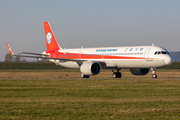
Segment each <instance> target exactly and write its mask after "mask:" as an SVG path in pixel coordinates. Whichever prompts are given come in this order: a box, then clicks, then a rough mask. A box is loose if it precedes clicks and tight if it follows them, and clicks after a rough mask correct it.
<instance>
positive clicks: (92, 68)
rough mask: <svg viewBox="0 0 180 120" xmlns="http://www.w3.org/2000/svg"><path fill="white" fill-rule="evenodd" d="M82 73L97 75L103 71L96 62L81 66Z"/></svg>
mask: <svg viewBox="0 0 180 120" xmlns="http://www.w3.org/2000/svg"><path fill="white" fill-rule="evenodd" d="M80 71H81V73H82V74H84V75H97V74H99V73H100V71H101V66H100V64H99V63H96V62H85V63H83V64H82V65H81V67H80Z"/></svg>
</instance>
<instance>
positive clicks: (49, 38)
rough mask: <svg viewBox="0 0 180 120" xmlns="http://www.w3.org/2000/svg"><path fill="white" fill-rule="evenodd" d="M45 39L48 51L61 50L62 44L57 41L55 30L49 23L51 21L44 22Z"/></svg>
mask: <svg viewBox="0 0 180 120" xmlns="http://www.w3.org/2000/svg"><path fill="white" fill-rule="evenodd" d="M44 31H45V40H46V46H47V51H55V50H60V49H61V48H60V46H59V44H58V43H57V41H56V38H55V36H54V34H53V31H52V29H51V27H50V25H49V22H44Z"/></svg>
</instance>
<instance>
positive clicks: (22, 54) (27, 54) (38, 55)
mask: <svg viewBox="0 0 180 120" xmlns="http://www.w3.org/2000/svg"><path fill="white" fill-rule="evenodd" d="M6 45H7V47H8V49H9V53H10V54H11V55H13V56H19V57H29V58H41V59H54V60H62V61H74V62H80V61H87V60H80V59H65V58H52V57H51V58H50V56H49V55H47V54H41V53H30V52H20V54H14V53H13V52H12V50H11V48H10V46H9V44H8V43H6Z"/></svg>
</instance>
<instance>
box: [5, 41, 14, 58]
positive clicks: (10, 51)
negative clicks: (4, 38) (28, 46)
mask: <svg viewBox="0 0 180 120" xmlns="http://www.w3.org/2000/svg"><path fill="white" fill-rule="evenodd" d="M6 45H7V47H8V50H9V53H10V54H11V55H14V53H13V52H12V50H11V48H10V46H9V45H8V43H6Z"/></svg>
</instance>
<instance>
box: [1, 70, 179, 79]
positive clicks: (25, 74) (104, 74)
mask: <svg viewBox="0 0 180 120" xmlns="http://www.w3.org/2000/svg"><path fill="white" fill-rule="evenodd" d="M120 72H121V73H122V78H152V73H151V71H150V72H149V73H148V74H147V75H142V76H135V75H132V74H131V73H130V71H129V70H121V71H120ZM156 72H157V75H158V78H179V79H180V69H171V70H167V69H158V70H157V71H156ZM0 78H12V79H13V78H45V79H47V78H80V71H79V69H64V70H62V69H57V70H0ZM90 78H112V71H111V70H102V71H101V72H100V74H98V75H96V76H90Z"/></svg>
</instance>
